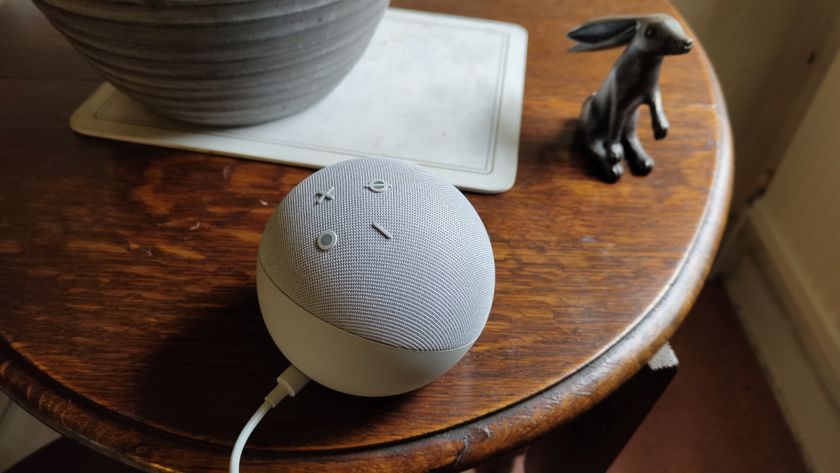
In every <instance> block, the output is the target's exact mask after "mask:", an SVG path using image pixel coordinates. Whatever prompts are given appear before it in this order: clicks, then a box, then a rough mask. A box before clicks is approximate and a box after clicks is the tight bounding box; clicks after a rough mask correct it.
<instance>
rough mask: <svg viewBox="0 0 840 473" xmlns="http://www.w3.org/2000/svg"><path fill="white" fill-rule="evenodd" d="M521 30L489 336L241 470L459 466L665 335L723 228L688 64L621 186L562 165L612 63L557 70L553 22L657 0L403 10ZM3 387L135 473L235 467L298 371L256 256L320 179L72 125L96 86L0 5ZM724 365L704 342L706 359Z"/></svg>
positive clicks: (15, 12) (341, 400)
mask: <svg viewBox="0 0 840 473" xmlns="http://www.w3.org/2000/svg"><path fill="white" fill-rule="evenodd" d="M393 5H394V6H400V7H407V8H414V9H419V10H428V11H439V12H447V13H454V14H459V15H466V16H474V17H484V18H491V19H497V20H503V21H510V22H515V23H519V24H521V25H523V26H525V27H526V28H527V29H528V31H529V34H530V42H529V51H528V66H527V80H526V91H525V106H524V110H523V121H522V132H521V145H520V156H519V173H518V177H517V181H516V184H515V186H514V188H513V189H512V190H511V191H509V192H506V193H504V194H500V195H473V194H470V195H468V198H469V200H470V201H471V202H472V203H473V205H474V206H475V207H476V210H477V211H478V212H479V214H480V215H481V217H482V219H483V220H484V222H485V224H486V226H487V230H488V232H489V234H490V237H491V240H492V242H493V247H494V251H495V257H496V272H497V285H496V296H495V301H494V305H493V310H492V312H491V315H490V320H489V322H488V325H487V328H486V330H485V332H484V334H483V335H482V336H481V338H480V339H479V340H478V342H477V343H476V345H475V346H474V348H473V349H472V351H471V352H470V353H468V355H467V356H466V357H465V358H464V359H463V361H462V362H461V363H459V364H458V365H457V366H456V367H455V368H454V369H453V370H452V371H450V372H449V373H448V374H446V375H445V376H444V377H443V378H441V379H440V380H438V381H436V382H435V383H433V384H431V385H429V386H427V387H426V388H423V389H421V390H419V391H416V392H414V393H410V394H407V395H403V396H397V397H393V398H385V399H363V398H355V397H350V396H346V395H342V394H338V393H335V392H331V391H329V390H327V389H324V388H321V387H319V386H310V387H308V388H307V389H306V390H305V391H304V392H303V393H301V395H299V396H298V397H296V398H293V399H289V400H287V401H284V402H283V404H282V406H281V407H279V408H278V409H275V410H274V411H272V412H271V413H270V414H269V415H268V416H267V417H266V419H265V420H264V421H263V423H262V424H261V425H260V427H259V428H258V429H257V431H256V432H255V434H254V436H253V437H252V440H251V442H250V443H249V448H248V449H247V450H246V453H245V456H244V458H243V460H244V465H243V471H258V470H259V471H272V472H275V471H276V472H283V471H295V472H314V471H324V470H328V471H339V472H341V471H348V472H349V471H375V472H386V471H406V472H415V471H416V472H420V471H427V470H441V471H458V470H462V469H465V468H467V467H469V466H471V465H474V464H476V463H479V462H481V461H484V460H486V459H487V458H489V457H491V456H492V455H494V454H498V453H501V452H505V451H509V450H510V449H513V448H516V447H518V446H520V445H523V444H524V443H527V442H528V441H530V440H532V439H534V438H535V437H537V436H539V435H541V434H543V433H545V432H547V431H548V430H550V429H551V428H553V427H555V426H557V425H560V424H562V423H563V422H565V421H568V420H569V419H571V418H572V417H574V416H575V415H577V414H578V413H580V412H583V411H584V410H586V409H587V408H588V407H589V406H591V405H592V404H594V403H595V402H597V401H598V400H600V399H602V398H603V397H605V396H606V395H607V394H609V393H610V392H612V391H613V390H614V389H615V388H616V387H617V386H619V385H620V384H621V383H622V382H623V381H624V380H626V379H628V378H629V377H630V376H632V374H633V373H634V372H636V371H637V370H638V369H639V368H640V367H641V366H642V365H643V364H644V363H645V362H646V361H647V359H648V358H649V357H650V356H651V355H652V354H653V353H654V352H655V351H656V350H657V348H658V347H659V346H660V345H661V344H662V343H664V342H665V341H666V340H667V338H668V337H669V336H670V334H671V333H673V331H674V330H675V329H676V327H677V326H678V325H679V323H680V321H681V320H682V317H683V316H684V315H685V313H686V311H687V310H688V309H689V308H690V306H691V304H692V302H693V300H694V298H695V296H696V294H697V291H698V290H699V288H700V286H701V285H702V282H703V279H704V277H705V275H706V273H707V270H708V266H709V264H710V263H711V260H712V257H713V255H714V252H715V250H716V248H717V244H718V240H719V237H720V234H721V231H722V228H723V225H724V221H725V215H726V210H727V207H728V203H729V193H730V186H731V172H732V156H731V144H730V136H729V125H728V121H727V118H726V112H725V108H724V104H723V99H722V97H721V95H720V92H719V89H718V84H717V81H716V79H715V77H714V75H713V72H712V69H711V66H710V65H709V63H708V61H707V59H706V56H705V54H704V52H703V51H702V48H697V49H696V50H695V51H693V52H692V53H690V54H689V55H686V56H680V57H673V58H668V59H666V61H665V64H664V67H663V71H662V77H661V80H660V84H661V87H662V94H663V101H664V103H665V110H666V113H667V114H668V117H669V119H670V121H671V131H670V133H669V136H668V138H667V139H666V140H664V141H660V142H656V143H653V140H652V138H651V133H647V130H649V129H650V128H649V127H650V125H649V121H648V119H647V117H646V116H643V118H642V120H641V123H640V125H639V129H640V134H642V133H641V130H644V131H645V133H644V136H643V137H642V139H643V142H644V144H645V146H646V147H647V149H648V151H649V152H650V153H651V155H652V156H653V157H654V158H655V159H656V160H657V168H656V169H655V170H654V171H653V173H652V174H651V175H650V176H648V177H644V178H639V177H634V176H632V175H627V176H625V177H624V178H623V179H622V180H621V181H620V182H619V183H617V184H615V185H609V184H604V183H602V182H600V181H599V180H598V179H597V178H595V177H593V176H590V175H589V174H588V173H587V170H586V166H585V163H584V162H583V160H582V157H581V154H580V153H579V152H577V151H572V150H570V147H571V143H572V137H573V131H574V128H575V124H576V120H577V116H578V113H579V110H580V104H581V102H582V101H583V99H584V98H585V97H586V96H587V95H588V94H589V93H591V92H592V91H593V90H594V89H595V88H597V86H598V85H599V84H600V81H601V80H602V78H603V76H604V74H606V73H607V71H608V70H609V68H610V66H611V64H612V62H613V61H614V59H615V57H616V56H617V54H618V51H615V50H613V51H605V52H599V53H588V54H577V55H575V54H572V53H568V52H567V51H566V49H567V48H568V47H569V46H570V44H569V42H568V41H567V40H565V38H564V32H565V31H567V30H568V29H570V28H571V27H572V26H574V25H575V24H577V23H579V22H581V21H583V20H584V19H586V18H588V17H592V16H600V15H606V14H614V13H615V14H620V13H633V12H644V13H649V12H653V11H665V12H669V13H671V14H674V15H676V13H675V12H674V10H673V9H672V8H671V6H670V5H668V4H667V3H666V2H665V1H664V0H656V1H654V0H648V1H632V2H619V1H615V0H573V1H564V2H561V1H554V2H552V1H546V0H536V1H533V2H525V3H523V2H514V1H512V0H511V1H498V2H481V1H469V2H466V1H456V0H416V1H408V0H404V1H394V2H393ZM0 44H2V45H3V46H2V47H0V159H2V163H3V172H2V173H0V387H2V389H3V390H4V391H5V392H7V393H8V394H9V395H10V396H11V397H12V398H13V399H14V400H15V401H16V402H18V403H20V404H21V405H22V406H23V407H24V408H26V409H27V410H29V411H30V412H31V413H33V414H34V415H36V416H37V417H39V418H40V419H42V420H43V421H44V422H46V423H48V424H49V425H51V426H53V427H54V428H55V429H57V430H58V431H60V432H62V433H63V434H65V435H68V436H71V437H73V438H76V439H79V440H80V441H82V442H84V443H85V444H87V445H89V446H91V447H92V448H95V449H97V450H99V451H101V452H104V453H106V454H108V455H110V456H113V457H115V458H118V459H121V460H123V461H125V462H128V463H130V464H132V465H135V466H138V467H140V468H143V469H146V470H149V471H201V472H211V471H226V469H227V459H228V454H229V449H230V447H231V446H232V443H233V441H234V439H235V437H236V435H237V433H238V432H239V429H240V428H241V427H242V425H243V423H244V422H245V420H247V418H248V417H249V416H250V415H251V413H252V412H253V410H254V409H255V408H256V407H257V406H258V405H259V403H260V402H261V398H262V396H263V395H264V394H265V393H266V392H268V390H270V389H271V388H272V386H273V383H274V377H275V376H276V375H277V374H278V373H279V372H280V371H281V370H282V369H284V367H285V366H286V365H287V362H286V361H285V360H284V359H283V358H282V356H281V355H280V354H279V352H278V351H277V349H276V348H275V346H274V344H273V343H272V341H271V339H270V337H269V336H268V334H267V332H266V330H265V328H264V326H263V323H262V320H261V317H260V314H259V310H258V307H257V299H256V292H255V288H254V268H255V258H256V251H257V243H258V241H259V238H260V234H261V232H262V229H263V226H264V224H265V222H266V220H267V219H268V217H269V214H270V212H271V210H272V208H273V206H275V205H277V203H278V202H279V201H280V200H281V199H282V198H283V196H284V195H285V194H286V193H287V192H288V191H289V190H290V189H291V188H292V187H293V186H294V185H295V184H297V183H298V182H300V181H301V180H302V179H303V178H305V177H306V176H307V175H308V174H310V173H311V171H310V170H304V169H298V168H293V167H287V166H280V165H274V164H267V163H260V162H252V161H246V160H238V159H232V158H223V157H214V156H209V155H202V154H197V153H189V152H184V151H175V150H166V149H159V148H153V147H147V146H141V145H130V144H125V143H118V142H112V141H106V140H99V139H93V138H87V137H83V136H78V135H75V134H74V133H73V132H72V131H70V129H69V127H68V125H67V119H68V117H69V115H70V113H71V112H72V111H73V110H74V109H75V107H76V106H78V104H80V103H81V102H82V101H83V100H84V99H85V98H86V97H87V96H88V95H89V94H90V93H91V92H92V91H93V90H94V89H95V88H96V87H97V85H98V84H99V81H100V80H99V79H98V77H97V76H96V74H95V73H94V72H93V71H92V70H91V69H90V68H89V67H88V66H87V65H86V64H85V63H84V61H83V59H81V57H80V56H79V55H78V54H76V53H75V52H74V51H73V50H72V49H71V48H70V47H69V46H68V45H67V44H66V43H65V42H64V41H63V40H62V39H61V37H60V36H59V35H58V33H56V32H55V31H54V30H52V29H51V28H50V26H49V25H48V23H47V22H46V21H45V20H44V19H43V18H42V16H41V15H40V13H38V12H37V10H36V9H35V8H34V7H33V6H32V5H31V4H30V3H29V2H25V1H22V0H12V1H10V2H5V3H4V4H3V5H2V7H0ZM710 349H713V347H710Z"/></svg>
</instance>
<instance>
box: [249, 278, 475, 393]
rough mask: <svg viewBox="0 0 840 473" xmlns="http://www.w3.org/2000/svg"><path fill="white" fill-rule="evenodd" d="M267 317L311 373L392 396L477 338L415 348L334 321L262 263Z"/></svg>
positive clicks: (286, 351)
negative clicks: (311, 308) (312, 309)
mask: <svg viewBox="0 0 840 473" xmlns="http://www.w3.org/2000/svg"><path fill="white" fill-rule="evenodd" d="M257 294H258V297H259V303H260V310H261V311H262V315H263V320H264V321H265V325H266V327H267V328H268V332H269V333H270V334H271V338H272V339H273V340H274V343H276V344H277V347H278V348H280V351H281V352H283V355H284V356H285V357H286V358H287V359H288V360H289V361H290V362H291V363H292V364H293V365H295V367H297V368H298V369H299V370H300V371H301V372H303V373H304V374H305V375H306V376H308V377H309V378H311V379H312V380H314V381H315V382H317V383H318V384H322V385H324V386H326V387H328V388H330V389H334V390H336V391H340V392H343V393H346V394H353V395H356V396H391V395H395V394H402V393H405V392H408V391H412V390H414V389H417V388H420V387H422V386H424V385H426V384H428V383H430V382H432V381H434V380H435V379H437V378H438V377H440V376H441V375H443V374H444V373H446V372H447V371H449V369H450V368H452V366H454V365H455V363H457V362H458V361H459V360H460V359H461V358H462V357H463V356H464V355H465V354H466V353H467V351H468V350H469V349H470V347H472V345H473V343H475V341H473V342H470V343H469V344H467V345H464V346H462V347H459V348H455V349H452V350H446V351H413V350H406V349H403V348H399V347H394V346H390V345H385V344H382V343H378V342H372V341H370V340H366V339H364V338H361V337H358V336H356V335H353V334H351V333H348V332H345V331H344V330H341V329H339V328H337V327H334V326H332V325H330V324H328V323H326V322H324V321H323V320H321V319H319V318H318V317H316V316H314V315H312V314H311V313H309V312H308V311H306V310H305V309H303V308H302V307H300V306H299V305H297V304H296V303H295V302H294V301H292V300H291V299H289V298H288V297H287V296H286V294H284V293H283V292H282V291H281V290H280V289H278V288H277V286H275V285H274V283H273V282H272V281H271V279H270V278H269V276H268V274H266V272H265V269H263V265H262V263H261V262H258V263H257Z"/></svg>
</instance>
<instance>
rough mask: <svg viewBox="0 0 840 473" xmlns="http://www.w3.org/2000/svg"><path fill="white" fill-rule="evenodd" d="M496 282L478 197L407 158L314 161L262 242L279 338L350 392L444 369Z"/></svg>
mask: <svg viewBox="0 0 840 473" xmlns="http://www.w3.org/2000/svg"><path fill="white" fill-rule="evenodd" d="M494 286H495V267H494V263H493V250H492V248H491V246H490V239H489V237H488V235H487V231H486V230H485V228H484V224H483V223H482V222H481V219H480V218H479V216H478V214H477V213H476V211H475V209H473V207H472V205H470V203H469V201H467V199H466V198H465V197H464V196H463V195H462V194H461V192H459V191H458V189H456V188H455V187H454V186H452V185H451V184H449V183H447V182H444V181H443V180H441V179H440V178H437V177H435V176H433V175H431V174H429V173H428V172H427V171H425V170H424V169H423V168H421V167H420V166H418V165H415V164H413V163H409V162H404V161H398V160H392V159H372V158H366V159H351V160H348V161H343V162H340V163H338V164H335V165H332V166H328V167H325V168H323V169H321V170H319V171H317V172H315V173H314V174H312V175H311V176H309V177H308V178H306V179H304V180H303V181H302V182H301V183H300V184H298V185H297V186H296V187H295V188H294V189H292V191H291V192H289V194H288V195H287V196H286V197H285V198H284V199H283V201H282V202H280V205H279V206H278V207H277V209H276V210H275V211H274V213H273V214H272V216H271V219H270V220H269V221H268V224H267V225H266V227H265V232H264V233H263V236H262V240H261V241H260V246H259V254H258V263H257V293H258V296H259V303H260V310H261V311H262V315H263V319H264V320H265V324H266V327H267V328H268V331H269V332H270V333H271V337H272V338H273V339H274V342H275V343H276V344H277V346H278V347H279V348H280V350H281V351H282V352H283V355H285V356H286V358H288V360H289V361H290V362H291V363H292V364H293V365H294V366H295V367H296V368H297V369H298V370H299V371H300V372H302V373H303V374H304V375H306V376H307V377H309V378H311V379H313V380H315V381H316V382H318V383H320V384H322V385H324V386H327V387H329V388H332V389H334V390H337V391H341V392H344V393H348V394H354V395H360V396H388V395H393V394H399V393H403V392H407V391H411V390H413V389H417V388H419V387H421V386H423V385H425V384H427V383H429V382H431V381H433V380H435V379H436V378H438V377H439V376H440V375H442V374H443V373H445V372H446V371H447V370H449V369H450V368H451V367H452V366H453V365H454V364H455V363H457V362H458V361H459V360H460V359H461V358H462V357H463V356H464V354H465V353H466V352H467V350H469V349H470V347H471V346H472V345H473V343H474V342H475V340H476V338H478V336H479V334H480V333H481V331H482V329H483V328H484V325H485V323H486V321H487V316H488V314H489V313H490V306H491V304H492V302H493V291H494Z"/></svg>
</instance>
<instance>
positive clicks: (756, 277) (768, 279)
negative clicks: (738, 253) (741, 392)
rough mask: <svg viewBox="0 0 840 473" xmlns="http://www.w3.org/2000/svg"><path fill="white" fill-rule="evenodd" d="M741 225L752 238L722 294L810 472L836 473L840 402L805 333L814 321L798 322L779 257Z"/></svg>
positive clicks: (818, 352)
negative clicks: (726, 295) (732, 307)
mask: <svg viewBox="0 0 840 473" xmlns="http://www.w3.org/2000/svg"><path fill="white" fill-rule="evenodd" d="M759 218H760V217H759ZM746 227H748V232H747V233H753V234H752V235H749V236H747V237H746V238H748V239H749V240H751V242H750V243H749V244H747V245H746V247H747V248H750V251H748V252H746V253H745V254H743V256H742V257H741V258H740V259H739V261H738V262H737V264H735V265H734V267H733V268H732V270H731V271H729V272H728V274H725V275H724V279H725V285H726V289H727V292H728V293H729V296H730V298H731V299H732V301H733V302H734V303H735V306H736V313H737V314H738V318H739V319H740V321H741V324H742V325H743V327H744V331H745V332H746V334H747V337H748V339H749V340H750V343H751V344H752V345H753V348H754V350H755V352H756V355H757V356H758V359H759V362H760V363H761V364H762V367H763V369H764V371H765V373H766V375H767V377H768V380H769V381H770V385H771V387H772V388H773V391H774V393H775V395H776V399H777V400H778V402H779V405H780V406H781V408H782V411H783V412H784V415H785V418H786V420H787V422H788V425H789V426H790V427H791V430H792V432H793V434H794V436H795V437H796V439H797V442H798V443H799V446H800V448H801V451H802V453H803V456H804V457H805V461H806V462H807V463H808V466H809V467H810V469H811V470H812V471H814V472H815V473H836V472H837V471H838V465H840V448H838V445H840V409H838V404H840V403H838V402H837V399H836V397H835V396H836V392H837V391H836V388H833V387H832V384H833V382H836V381H837V380H836V379H832V378H831V372H832V371H833V370H832V368H831V367H830V366H829V365H830V362H829V361H828V360H826V359H824V358H823V356H825V355H824V351H825V350H824V347H820V348H819V349H817V347H815V341H814V335H813V334H812V333H811V329H810V326H811V324H813V323H814V319H813V318H812V319H811V320H809V321H808V322H805V323H803V322H802V321H800V320H798V319H799V318H801V317H803V316H802V315H801V314H800V313H798V312H794V311H792V310H791V309H790V307H789V306H788V304H790V302H787V303H786V302H785V300H789V298H790V297H792V296H791V295H790V294H785V293H786V292H787V291H789V290H790V289H789V288H788V287H780V286H781V285H782V284H784V280H785V279H784V278H782V277H780V276H779V275H778V274H773V273H774V272H776V271H779V270H780V269H782V270H785V268H779V267H778V265H777V264H776V260H778V258H779V255H769V254H768V251H770V250H769V249H768V248H771V247H772V246H771V247H768V246H766V245H765V243H766V241H760V242H756V241H755V240H756V239H761V238H762V237H761V236H758V237H756V235H755V233H756V231H758V232H761V231H767V230H766V228H760V226H756V225H754V221H751V222H750V224H748V225H746ZM764 236H766V234H765V235H764ZM764 240H767V238H764ZM770 245H773V243H772V242H771V243H770ZM776 251H778V248H776ZM788 270H789V269H788ZM794 290H796V289H794ZM794 309H795V308H794ZM805 317H807V316H805ZM811 317H813V314H811ZM817 320H819V319H817Z"/></svg>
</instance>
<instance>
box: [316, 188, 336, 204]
mask: <svg viewBox="0 0 840 473" xmlns="http://www.w3.org/2000/svg"><path fill="white" fill-rule="evenodd" d="M333 192H335V187H330V190H328V191H327V192H324V191H318V192H316V193H315V205H318V204H320V203H322V202H323V201H324V200H333V198H334V197H335V196H333Z"/></svg>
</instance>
